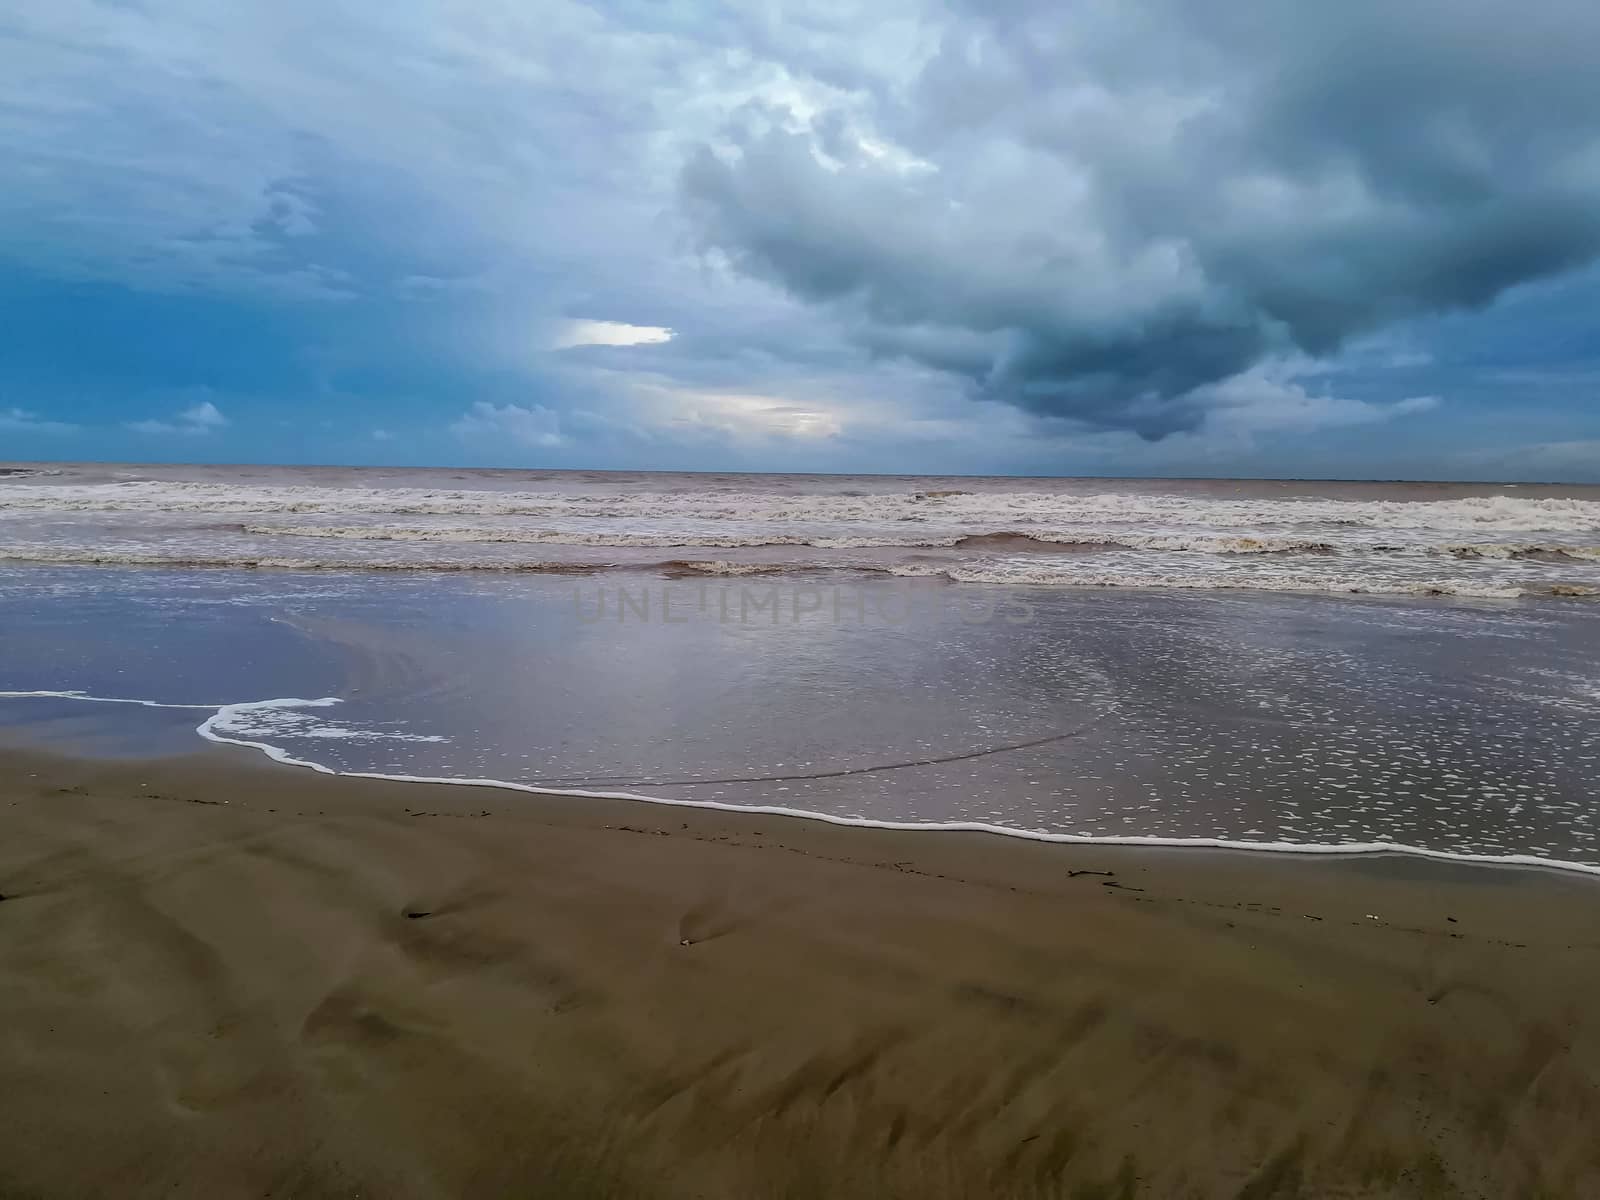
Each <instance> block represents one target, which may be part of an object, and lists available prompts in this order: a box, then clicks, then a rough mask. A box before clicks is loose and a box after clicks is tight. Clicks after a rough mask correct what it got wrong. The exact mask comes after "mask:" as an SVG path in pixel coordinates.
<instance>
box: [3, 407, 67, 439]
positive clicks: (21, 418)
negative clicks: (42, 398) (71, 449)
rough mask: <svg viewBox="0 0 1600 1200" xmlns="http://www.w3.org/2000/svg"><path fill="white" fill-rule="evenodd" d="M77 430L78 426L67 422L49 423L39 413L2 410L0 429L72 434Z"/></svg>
mask: <svg viewBox="0 0 1600 1200" xmlns="http://www.w3.org/2000/svg"><path fill="white" fill-rule="evenodd" d="M77 428H78V427H77V426H76V425H69V424H68V423H67V422H65V421H47V420H45V419H44V418H43V417H41V416H40V415H39V414H38V413H34V412H29V411H28V410H27V409H24V408H4V409H0V429H10V430H15V431H16V432H18V433H72V432H74V431H76V430H77Z"/></svg>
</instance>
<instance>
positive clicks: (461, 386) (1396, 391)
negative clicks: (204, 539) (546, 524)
mask: <svg viewBox="0 0 1600 1200" xmlns="http://www.w3.org/2000/svg"><path fill="white" fill-rule="evenodd" d="M1596 35H1600V9H1595V8H1594V7H1593V6H1586V5H1581V4H1578V3H1576V0H1539V2H1538V3H1536V4H1533V5H1527V4H1520V5H1517V6H1515V7H1513V6H1512V5H1511V4H1510V3H1507V2H1505V0H1488V2H1485V3H1483V4H1477V5H1473V6H1462V5H1459V4H1451V3H1446V2H1445V0H1407V2H1406V3H1404V4H1399V5H1396V4H1380V3H1377V2H1376V0H1357V2H1354V3H1349V4H1345V5H1341V6H1338V7H1337V8H1336V9H1335V8H1331V7H1322V8H1314V7H1311V6H1306V5H1303V4H1289V3H1287V2H1278V0H1273V2H1269V3H1266V4H1262V5H1257V6H1251V7H1250V8H1248V9H1240V8H1238V7H1237V6H1233V5H1225V4H1221V3H1214V2H1212V0H1198V2H1196V0H1188V2H1182V0H1124V2H1122V3H1102V2H1094V3H1086V4H1081V5H1077V6H1074V7H1073V8H1072V9H1071V10H1070V11H1063V10H1061V9H1060V8H1059V6H1051V5H1045V4H1043V3H1039V2H1037V0H1001V2H990V3H986V4H977V3H975V2H968V0H946V2H944V3H931V2H925V0H884V3H881V4H878V5H873V6H870V7H866V6H853V5H844V4H838V3H822V4H808V5H796V4H787V3H767V4H762V5H758V6H740V5H734V4H731V3H730V4H721V3H703V4H693V5H691V4H678V3H655V4H641V3H634V2H630V0H615V2H613V3H603V4H572V3H562V2H550V3H541V4H540V5H539V6H537V10H536V11H535V10H534V9H533V8H530V7H527V6H518V5H513V4H510V3H504V2H501V3H483V4H478V5H474V6H472V7H470V8H467V7H454V6H439V5H433V4H427V3H420V2H409V3H401V4H398V5H394V6H389V7H388V8H386V9H385V10H384V11H383V12H382V13H381V14H376V13H375V12H374V11H373V10H370V9H368V8H366V7H365V6H359V5H354V4H346V3H337V2H335V3H326V2H324V3H319V4H317V5H315V6H313V5H310V4H308V3H306V2H305V0H284V2H281V3H278V4H274V5H272V6H266V5H260V4H254V3H250V4H245V5H241V6H237V7H236V8H234V9H233V10H232V11H228V12H222V11H219V10H217V9H216V7H215V6H212V5H207V4H204V3H201V2H200V0H159V2H154V3H150V4H142V5H127V4H112V3H105V2H97V0H55V2H53V3H51V4H48V5H46V4H43V3H41V2H38V0H24V3H23V4H22V5H20V6H18V7H17V8H16V9H15V11H13V12H12V13H11V14H10V15H9V16H7V17H5V18H0V68H3V74H0V80H3V82H0V145H3V146H4V148H5V151H6V154H7V159H8V162H9V164H10V167H11V170H10V172H9V179H8V186H7V188H6V189H5V191H4V193H3V194H0V222H3V224H0V228H3V230H4V239H3V242H0V247H3V252H0V302H3V303H4V306H5V312H6V315H7V319H6V321H5V322H4V323H3V325H0V458H4V459H10V460H69V459H103V460H117V461H183V462H196V461H212V462H285V463H338V464H350V465H462V466H513V467H540V468H560V467H579V468H616V469H673V470H695V469H701V470H778V471H785V470H787V471H835V472H866V471H874V472H885V473H960V474H1069V475H1070V474H1086V475H1164V476H1172V475H1208V476H1228V475H1252V476H1275V477H1340V478H1452V479H1495V478H1501V479H1528V480H1538V479H1549V480H1566V481H1576V482H1600V412H1597V410H1596V405H1595V395H1596V390H1597V389H1596V385H1597V383H1600V336H1597V335H1596V333H1595V332H1594V329H1593V324H1594V323H1593V320H1592V318H1591V316H1590V314H1591V313H1592V312H1594V311H1595V309H1596V306H1597V303H1600V75H1597V73H1596V72H1594V71H1593V70H1592V66H1591V64H1590V63H1589V61H1588V59H1589V57H1590V55H1589V52H1588V47H1589V46H1590V45H1592V44H1593V41H1594V38H1595V36H1596Z"/></svg>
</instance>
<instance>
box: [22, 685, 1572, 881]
mask: <svg viewBox="0 0 1600 1200" xmlns="http://www.w3.org/2000/svg"><path fill="white" fill-rule="evenodd" d="M28 698H39V699H56V700H75V701H80V702H83V703H87V704H127V705H132V706H136V707H143V708H161V709H177V710H186V709H187V710H192V711H195V712H210V713H211V714H212V715H211V716H210V717H208V718H207V719H206V720H204V721H202V722H201V723H200V724H199V725H198V726H197V727H196V729H195V733H196V735H197V736H198V737H199V738H200V739H201V740H202V741H203V742H206V743H209V744H210V745H212V746H218V747H236V748H239V749H243V750H250V751H254V752H256V753H258V754H260V755H261V756H263V757H264V758H265V759H266V760H268V761H269V762H272V763H274V764H277V765H279V766H283V767H289V768H295V769H298V770H307V771H311V772H314V773H316V774H319V775H325V776H329V777H332V778H337V779H363V780H374V781H379V782H385V783H393V784H399V785H421V786H429V787H459V788H476V789H487V790H492V791H504V792H515V793H519V794H523V795H533V796H564V797H577V798H582V799H592V800H607V801H621V802H623V803H627V804H647V805H663V806H666V807H669V808H682V809H702V810H707V811H713V812H727V813H733V814H740V813H743V814H748V815H752V816H768V817H783V818H791V819H794V820H801V821H815V822H820V823H822V824H827V825H835V826H840V827H844V828H850V829H880V830H888V831H895V832H902V833H966V834H976V835H988V836H992V837H999V838H1008V839H1015V840H1018V841H1028V842H1040V843H1044V844H1048V845H1060V846H1091V847H1092V846H1111V847H1129V848H1140V849H1153V850H1193V851H1197V850H1215V851H1223V852H1226V853H1237V854H1274V855H1281V856H1283V857H1286V858H1369V857H1382V856H1385V855H1395V856H1402V857H1410V858H1418V859H1426V860H1430V861H1434V862H1442V863H1454V864H1458V865H1462V866H1467V867H1494V868H1498V869H1502V870H1505V869H1510V870H1532V871H1549V872H1555V873H1557V874H1560V875H1566V876H1580V877H1585V878H1597V879H1600V863H1585V862H1577V861H1569V860H1565V859H1552V858H1543V857H1540V856H1538V855H1532V854H1502V855H1488V854H1467V853H1463V852H1458V851H1451V850H1434V849H1430V848H1429V847H1426V846H1411V845H1405V844H1402V843H1397V842H1356V843H1333V842H1306V843H1300V842H1250V841H1243V840H1237V839H1230V838H1182V837H1158V836H1141V835H1137V834H1130V835H1127V836H1115V835H1105V836H1100V835H1094V834H1070V833H1051V832H1047V831H1042V830H1030V829H1018V828H1013V827H1011V826H1005V825H992V824H986V823H983V822H976V821H944V822H940V821H884V820H875V819H873V818H869V817H846V816H838V815H834V814H830V813H824V812H817V811H814V810H810V809H801V808H791V807H787V806H784V805H768V804H735V803H731V802H725V801H716V800H687V799H675V798H671V797H665V796H652V795H648V794H645V793H642V792H621V791H591V790H585V789H581V788H553V787H543V786H539V785H535V784H527V783H518V782H516V781H514V780H504V779H467V778H456V777H450V776H425V775H395V774H387V773H384V772H367V771H336V770H334V769H332V768H331V767H327V766H324V765H323V764H321V763H317V762H314V761H312V760H310V759H302V758H296V757H294V756H293V755H291V754H290V753H289V752H288V751H286V750H284V749H282V748H281V747H278V746H274V745H272V744H270V743H268V742H255V741H249V740H246V739H242V738H232V737H228V736H226V735H224V734H219V733H217V732H216V731H215V728H214V725H215V723H216V722H217V721H218V720H219V719H221V718H222V717H223V716H224V715H225V714H226V713H228V712H230V711H236V710H242V709H252V708H323V707H332V706H336V705H338V704H340V703H342V701H341V700H340V699H339V698H338V697H333V696H327V697H321V698H318V699H297V698H291V697H283V698H277V699H271V700H256V701H238V702H234V703H230V704H175V703H166V702H162V701H152V700H139V699H130V698H125V697H116V696H93V695H87V694H85V693H82V692H63V691H26V692H24V691H0V699H28ZM68 757H70V755H68Z"/></svg>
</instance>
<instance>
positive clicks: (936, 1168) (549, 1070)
mask: <svg viewBox="0 0 1600 1200" xmlns="http://www.w3.org/2000/svg"><path fill="white" fill-rule="evenodd" d="M0 762H3V771H0V780H3V783H0V788H3V791H0V894H3V896H4V899H3V900H0V1042H3V1051H0V1129H3V1130H4V1137H3V1138H0V1195H4V1196H6V1197H64V1196H74V1197H77V1196H118V1197H144V1196H163V1197H173V1196H193V1197H207V1198H215V1197H236V1196H237V1197H245V1196H250V1197H265V1196H271V1197H276V1198H282V1197H302V1196H303V1197H322V1196H329V1197H331V1196H384V1197H453V1196H519V1197H520V1196H608V1197H609V1196H682V1197H690V1196H694V1197H769V1196H770V1197H779V1196H785V1197H787V1196H818V1197H839V1196H862V1197H867V1196H873V1197H877V1196H916V1197H938V1196H1007V1197H1009V1196H1018V1197H1034V1196H1073V1197H1134V1196H1150V1197H1167V1196H1186V1197H1189V1196H1192V1197H1254V1198H1260V1197H1267V1196H1351V1197H1354V1196H1486V1197H1501V1196H1513V1195H1516V1196H1524V1195H1525V1196H1549V1197H1557V1196H1592V1195H1595V1194H1597V1192H1600V1152H1597V1150H1596V1148H1595V1142H1594V1139H1593V1130H1594V1128H1595V1124H1596V1120H1597V1119H1600V1037H1597V1022H1596V1018H1595V1016H1594V1009H1593V1004H1592V999H1593V996H1594V994H1595V988H1596V986H1597V984H1600V921H1597V917H1600V881H1595V880H1590V879H1586V878H1582V877H1578V876H1573V875H1566V874H1561V873H1557V872H1550V871H1528V870H1512V869H1497V868H1492V867H1476V866H1475V867H1466V866H1458V865H1453V864H1447V863H1436V862H1429V861H1425V860H1421V859H1415V858H1404V857H1380V858H1374V857H1368V858H1352V859H1337V858H1330V857H1319V856H1281V855H1272V854H1252V853H1227V852H1216V851H1200V850H1165V851H1152V850H1142V851H1141V850H1134V849H1128V848H1113V847H1107V846H1099V845H1090V846H1052V845H1045V844H1039V843H1030V842H1027V841H1023V840H1018V839H1009V838H1000V837H992V836H983V835H972V834H933V833H905V832H891V831H875V830H868V829H851V828H839V827H832V826H828V825H825V824H822V823H818V822H811V821H805V820H797V819H786V818H773V817H762V816H744V815H739V814H729V813H718V812H704V811H696V810H691V809H684V808H678V807H672V806H656V805H648V804H630V803H627V802H621V801H618V802H607V801H596V800H581V799H576V798H570V797H549V798H539V797H529V796H526V795H516V794H510V793H504V792H498V791H495V790H489V789H473V788H451V787H435V786H425V785H406V784H398V783H390V782H376V781H360V780H349V779H338V778H330V777H326V776H318V775H315V774H313V773H311V772H306V771H298V770H294V769H291V768H286V767H279V766H275V765H272V764H268V763H266V762H265V761H264V760H261V759H259V758H258V757H256V756H252V755H250V754H248V753H245V752H234V751H231V750H229V751H223V750H218V751H215V752H211V753H207V754H203V755H197V756H192V757H187V758H178V759H170V760H162V761H156V762H150V761H145V762H117V761H93V760H73V759H65V758H57V757H48V756H44V755H40V754H37V753H34V752H24V751H15V750H13V751H7V752H5V753H4V756H3V759H0Z"/></svg>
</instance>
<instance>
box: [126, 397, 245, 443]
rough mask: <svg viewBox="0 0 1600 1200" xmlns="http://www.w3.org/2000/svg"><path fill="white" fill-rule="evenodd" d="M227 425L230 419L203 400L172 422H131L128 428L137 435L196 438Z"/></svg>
mask: <svg viewBox="0 0 1600 1200" xmlns="http://www.w3.org/2000/svg"><path fill="white" fill-rule="evenodd" d="M227 423H228V418H227V417H225V416H223V415H222V411H221V410H220V409H219V408H218V407H217V406H216V405H215V404H213V403H211V401H209V400H202V401H201V402H200V403H199V404H194V405H191V406H190V407H188V408H186V409H184V410H183V411H182V412H180V413H179V414H178V415H177V416H175V417H173V418H172V419H171V420H167V421H159V420H149V421H129V422H128V423H127V428H129V429H131V430H133V432H135V433H151V434H174V433H175V434H183V435H186V436H192V437H195V436H199V435H201V434H206V433H211V432H212V431H213V430H217V429H221V428H222V427H223V426H225V425H226V424H227Z"/></svg>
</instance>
